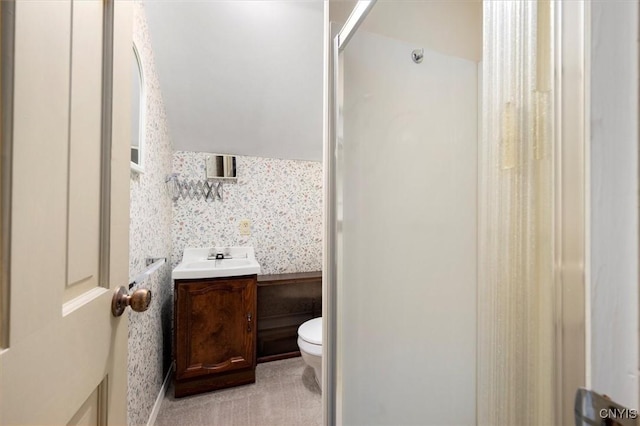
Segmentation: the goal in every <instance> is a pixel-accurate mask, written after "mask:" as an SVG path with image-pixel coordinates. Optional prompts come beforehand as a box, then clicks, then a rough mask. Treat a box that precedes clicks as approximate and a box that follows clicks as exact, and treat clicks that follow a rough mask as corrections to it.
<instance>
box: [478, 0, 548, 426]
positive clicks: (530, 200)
mask: <svg viewBox="0 0 640 426" xmlns="http://www.w3.org/2000/svg"><path fill="white" fill-rule="evenodd" d="M483 7H484V18H483V19H484V23H483V27H484V30H483V31H484V34H483V36H484V46H483V64H482V75H483V78H482V133H481V134H482V138H481V142H480V146H479V175H480V181H479V201H478V205H479V246H478V248H479V267H478V273H479V276H478V278H479V287H478V406H477V407H478V424H480V425H509V426H511V425H551V424H554V423H555V418H554V400H555V393H554V389H555V385H554V383H555V382H554V339H555V335H554V297H553V294H554V274H553V238H554V237H553V222H552V218H553V192H552V184H553V179H554V177H553V161H554V158H553V157H554V156H553V140H552V132H551V129H552V128H553V127H552V122H551V120H552V117H553V114H552V104H551V100H552V99H553V96H552V83H551V82H552V78H551V76H552V75H553V74H552V69H553V68H552V67H553V63H552V51H551V46H552V38H553V34H552V33H551V25H550V23H551V22H552V16H551V15H552V8H551V5H550V2H549V1H508V0H485V1H484V6H483Z"/></svg>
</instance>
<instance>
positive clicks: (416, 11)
mask: <svg viewBox="0 0 640 426" xmlns="http://www.w3.org/2000/svg"><path fill="white" fill-rule="evenodd" d="M355 3H356V2H355V1H352V0H337V1H331V5H330V9H329V12H330V15H329V19H330V20H331V21H332V22H341V23H343V22H344V21H345V20H346V19H347V17H348V16H349V14H350V13H351V11H352V10H353V6H354V5H355ZM361 28H362V29H364V30H365V31H369V32H372V33H376V34H382V35H386V36H389V37H393V38H396V39H398V40H404V41H407V42H411V43H416V44H418V45H417V46H416V47H421V46H422V47H426V48H429V49H433V50H436V51H438V52H441V53H445V54H447V55H453V56H459V57H461V58H466V59H470V60H472V61H476V62H478V61H480V60H481V59H482V0H456V1H451V0H429V1H422V0H414V1H406V0H405V1H398V0H378V2H377V3H376V5H375V13H372V14H371V15H370V16H368V17H367V20H366V21H365V22H364V24H363V25H362V27H361Z"/></svg>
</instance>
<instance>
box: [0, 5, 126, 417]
mask: <svg viewBox="0 0 640 426" xmlns="http://www.w3.org/2000/svg"><path fill="white" fill-rule="evenodd" d="M3 3H5V5H3V11H2V13H3V14H4V15H5V16H4V18H6V17H7V15H6V14H7V13H9V14H11V15H13V16H14V17H15V20H14V24H13V27H14V28H13V30H9V29H8V27H7V26H6V22H7V20H6V19H5V20H3V22H5V27H4V28H3V31H2V32H3V36H6V35H7V34H11V33H12V34H13V36H14V60H13V61H12V62H13V108H12V113H11V121H12V123H13V136H12V138H11V140H4V141H3V144H4V145H5V148H6V147H7V144H11V146H12V151H13V153H12V161H11V164H12V167H13V170H12V178H11V189H12V191H11V204H10V210H9V211H10V228H9V229H10V235H7V233H5V235H2V237H3V238H9V262H8V265H3V268H6V267H9V268H10V269H9V279H8V280H6V282H4V283H2V285H3V286H5V287H4V290H5V291H4V292H3V294H5V295H8V296H9V297H8V304H5V306H8V309H6V308H4V309H3V310H2V312H1V314H2V322H1V323H0V324H1V325H2V328H1V329H0V331H1V332H2V333H3V335H2V336H1V337H2V342H3V348H2V351H1V352H0V424H2V425H5V424H30V425H35V424H38V425H44V424H56V425H62V424H87V425H89V424H126V393H127V392H126V391H127V326H128V324H127V320H126V315H124V316H121V317H117V318H116V317H114V316H112V314H111V300H112V294H113V291H114V289H115V288H117V287H118V286H121V285H126V283H127V280H128V267H127V265H128V260H127V257H128V224H129V135H130V129H129V126H130V121H129V120H130V119H129V117H130V115H129V108H130V105H129V97H130V74H131V73H130V67H131V65H130V64H131V45H132V18H131V9H130V5H128V4H127V3H128V2H125V1H116V2H115V3H113V2H111V1H109V0H105V1H101V0H56V1H40V0H29V1H25V0H17V1H16V2H15V3H13V4H12V5H9V4H8V3H11V2H3ZM110 29H113V37H110V36H109V34H110V31H111V30H110ZM111 47H112V48H113V49H111ZM111 52H113V53H111ZM5 53H6V52H5ZM3 57H4V58H6V55H3ZM111 58H112V62H111ZM110 64H112V68H111V65H110ZM5 65H6V64H5ZM111 69H112V71H111ZM5 89H6V88H5ZM103 91H105V96H104V97H103ZM103 99H105V101H103ZM111 99H113V102H111ZM111 105H113V108H112V109H111V107H110V106H111ZM110 111H112V113H110ZM10 112H11V111H6V109H5V111H3V113H5V114H6V113H10ZM110 144H111V145H110ZM103 150H104V151H105V152H104V153H103ZM101 176H104V179H103V178H102V177H101ZM4 272H6V270H5V271H4Z"/></svg>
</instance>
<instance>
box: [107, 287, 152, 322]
mask: <svg viewBox="0 0 640 426" xmlns="http://www.w3.org/2000/svg"><path fill="white" fill-rule="evenodd" d="M150 303H151V290H147V289H146V288H141V289H138V290H136V291H134V292H133V294H132V295H129V294H128V291H127V288H126V287H124V286H122V287H120V288H118V289H117V290H116V291H115V292H114V293H113V299H112V300H111V313H112V314H113V316H114V317H119V316H120V315H122V314H123V313H124V311H125V309H126V308H127V306H131V309H133V310H134V311H136V312H144V311H146V310H147V309H148V308H149V304H150Z"/></svg>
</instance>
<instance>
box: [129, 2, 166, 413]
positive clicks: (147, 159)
mask: <svg viewBox="0 0 640 426" xmlns="http://www.w3.org/2000/svg"><path fill="white" fill-rule="evenodd" d="M133 41H134V43H135V44H136V47H137V48H138V52H139V54H140V58H141V61H142V66H143V70H144V83H145V91H146V127H145V130H146V136H145V141H144V167H145V170H144V173H135V172H133V171H132V172H131V181H130V183H131V212H130V232H129V276H130V278H131V279H132V278H133V277H135V276H136V275H137V274H139V273H140V272H142V271H143V270H144V269H145V267H146V265H145V259H146V258H147V257H166V258H167V263H166V264H164V265H163V266H161V267H160V269H159V270H158V271H156V272H154V273H153V274H152V275H151V276H149V278H147V280H145V281H144V282H143V283H141V284H140V285H139V287H142V288H148V289H150V290H151V292H152V300H151V306H150V307H149V309H148V310H147V311H146V312H145V313H143V314H138V313H135V312H132V311H131V310H130V309H129V310H127V311H128V315H129V360H128V366H129V388H128V395H127V396H128V398H127V400H128V423H129V425H144V424H147V422H148V420H149V416H150V414H151V411H152V409H153V405H154V403H155V400H156V398H157V396H158V393H159V391H160V388H161V386H162V383H163V380H164V377H165V375H166V372H167V370H168V368H169V366H170V364H171V320H172V317H173V291H172V282H171V260H170V258H169V257H170V256H171V221H172V217H171V216H172V207H171V199H170V197H169V195H168V193H167V190H166V186H165V177H166V176H167V175H168V174H170V173H171V167H172V164H171V163H172V155H173V148H172V143H171V139H170V136H169V130H168V127H167V119H166V113H165V108H164V103H163V99H162V93H161V91H160V86H159V83H158V76H157V74H156V69H155V63H154V57H153V50H152V47H151V40H150V36H149V31H148V28H147V21H146V15H145V9H144V5H143V3H141V2H138V1H136V2H134V30H133ZM132 55H133V51H132Z"/></svg>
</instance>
